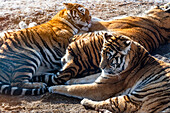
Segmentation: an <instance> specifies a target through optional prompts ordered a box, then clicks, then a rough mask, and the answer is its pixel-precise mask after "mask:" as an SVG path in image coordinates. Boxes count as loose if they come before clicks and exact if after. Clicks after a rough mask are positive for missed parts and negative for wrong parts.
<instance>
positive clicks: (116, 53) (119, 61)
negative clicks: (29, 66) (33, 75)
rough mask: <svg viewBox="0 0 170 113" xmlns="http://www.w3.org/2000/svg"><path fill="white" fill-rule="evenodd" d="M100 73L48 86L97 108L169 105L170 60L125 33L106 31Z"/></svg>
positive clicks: (139, 108) (158, 108)
mask: <svg viewBox="0 0 170 113" xmlns="http://www.w3.org/2000/svg"><path fill="white" fill-rule="evenodd" d="M100 68H101V70H102V73H101V75H100V76H99V77H98V78H97V79H96V80H95V81H94V82H93V83H90V84H74V85H58V86H52V87H50V88H49V91H50V92H51V93H59V94H63V95H67V96H72V97H77V98H87V99H83V100H82V101H81V104H82V105H84V106H86V107H87V108H92V109H95V110H100V109H107V110H109V111H111V112H124V113H126V112H128V113H129V112H161V111H167V110H168V109H169V106H170V98H169V92H170V63H165V62H163V61H160V60H158V59H156V58H155V57H153V56H151V55H150V54H149V52H148V51H147V50H146V49H145V48H144V47H143V46H141V45H140V44H139V43H137V42H135V41H133V40H131V39H130V38H129V37H127V36H124V35H112V33H111V32H107V33H105V34H104V43H103V47H102V50H101V62H100Z"/></svg>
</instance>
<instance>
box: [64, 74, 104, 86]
mask: <svg viewBox="0 0 170 113" xmlns="http://www.w3.org/2000/svg"><path fill="white" fill-rule="evenodd" d="M100 75H101V73H97V74H93V75H89V76H85V77H82V78H72V79H70V80H68V81H67V82H66V83H65V84H67V85H71V84H89V83H93V82H95V80H96V79H97V78H98V77H99V76H100Z"/></svg>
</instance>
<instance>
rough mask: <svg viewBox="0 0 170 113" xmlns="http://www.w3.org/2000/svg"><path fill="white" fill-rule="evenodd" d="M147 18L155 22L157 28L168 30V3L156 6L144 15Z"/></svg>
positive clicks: (169, 19)
mask: <svg viewBox="0 0 170 113" xmlns="http://www.w3.org/2000/svg"><path fill="white" fill-rule="evenodd" d="M146 15H147V17H148V18H150V19H151V20H152V21H155V22H156V24H157V25H158V26H159V27H165V28H169V26H170V3H167V4H165V5H162V6H156V7H154V8H152V9H151V10H149V11H148V12H147V13H146Z"/></svg>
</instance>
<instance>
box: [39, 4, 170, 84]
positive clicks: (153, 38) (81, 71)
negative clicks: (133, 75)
mask: <svg viewBox="0 0 170 113" xmlns="http://www.w3.org/2000/svg"><path fill="white" fill-rule="evenodd" d="M168 8H170V6H168V4H167V5H165V6H160V7H156V8H154V9H152V10H150V11H149V12H148V13H147V14H146V15H145V16H143V17H127V18H122V19H117V20H113V21H109V22H96V21H95V22H93V23H92V27H91V28H90V29H91V31H96V30H110V31H113V32H114V34H119V35H126V36H128V37H130V38H131V39H133V40H134V41H136V42H138V43H140V44H141V45H142V46H144V47H145V48H146V49H147V50H148V51H149V52H152V51H153V50H154V49H155V48H158V47H159V46H160V44H165V43H166V42H169V41H170V23H169V21H170V12H169V9H168ZM106 28H107V29H106ZM104 33H105V31H99V32H91V33H85V34H81V35H75V36H74V37H73V38H72V40H73V41H75V40H76V41H75V42H73V43H71V44H70V45H69V47H68V49H67V50H66V54H65V56H64V57H63V58H62V62H63V63H64V64H65V65H64V67H63V68H62V70H61V71H60V72H59V73H58V74H56V75H55V74H50V76H49V74H47V75H43V76H39V78H38V79H41V80H42V81H46V82H47V83H48V84H49V85H54V84H64V83H66V84H67V83H69V84H70V83H74V79H75V78H78V79H79V78H81V77H84V76H87V75H91V74H94V73H97V72H100V71H101V70H100V68H99V62H100V60H101V58H100V51H101V47H102V43H103V38H102V37H103V34H104ZM89 40H90V41H89ZM73 78H74V79H73ZM70 79H72V80H70ZM78 79H76V81H78ZM94 79H95V77H94ZM68 80H69V81H68ZM80 81H81V79H80ZM93 81H94V80H93Z"/></svg>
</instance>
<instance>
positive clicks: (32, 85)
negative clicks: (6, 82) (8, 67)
mask: <svg viewBox="0 0 170 113" xmlns="http://www.w3.org/2000/svg"><path fill="white" fill-rule="evenodd" d="M18 86H19V87H22V88H27V89H39V88H42V89H46V88H47V84H45V83H43V82H29V81H28V80H24V81H23V82H22V83H21V84H19V85H18Z"/></svg>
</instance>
